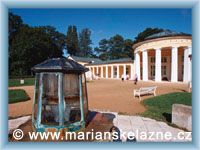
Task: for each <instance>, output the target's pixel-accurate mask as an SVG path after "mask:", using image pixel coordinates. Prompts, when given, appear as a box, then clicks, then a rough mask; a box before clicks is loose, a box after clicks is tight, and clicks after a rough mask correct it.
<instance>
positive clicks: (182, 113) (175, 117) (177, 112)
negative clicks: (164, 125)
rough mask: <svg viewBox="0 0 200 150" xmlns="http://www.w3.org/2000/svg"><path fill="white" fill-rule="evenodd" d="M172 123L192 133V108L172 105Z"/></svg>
mask: <svg viewBox="0 0 200 150" xmlns="http://www.w3.org/2000/svg"><path fill="white" fill-rule="evenodd" d="M172 123H173V124H175V125H177V126H179V127H181V128H186V129H187V130H189V131H192V107H191V106H186V105H182V104H173V106H172Z"/></svg>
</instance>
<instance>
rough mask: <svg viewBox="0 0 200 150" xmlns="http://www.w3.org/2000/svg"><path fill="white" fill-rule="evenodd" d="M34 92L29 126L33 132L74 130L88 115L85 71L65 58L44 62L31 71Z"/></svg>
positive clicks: (78, 127) (79, 126) (80, 125)
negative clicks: (32, 128) (32, 73)
mask: <svg viewBox="0 0 200 150" xmlns="http://www.w3.org/2000/svg"><path fill="white" fill-rule="evenodd" d="M32 70H33V71H34V72H35V93H34V103H33V113H32V124H33V127H34V129H35V130H36V131H38V132H44V131H61V130H63V129H64V130H67V131H76V130H79V129H81V128H84V127H85V122H86V116H87V113H88V100H87V87H86V78H85V72H86V71H88V69H87V68H85V67H84V66H82V65H80V64H78V63H77V62H75V61H74V60H71V59H68V58H53V59H48V60H46V61H44V62H42V63H41V64H38V65H36V66H34V67H33V68H32Z"/></svg>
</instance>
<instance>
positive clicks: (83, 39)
mask: <svg viewBox="0 0 200 150" xmlns="http://www.w3.org/2000/svg"><path fill="white" fill-rule="evenodd" d="M90 36H91V31H90V30H89V29H88V28H85V29H83V30H82V31H81V33H80V34H79V49H80V50H79V52H78V56H82V57H90V56H91V55H92V47H91V46H90V45H91V44H92V40H91V39H90Z"/></svg>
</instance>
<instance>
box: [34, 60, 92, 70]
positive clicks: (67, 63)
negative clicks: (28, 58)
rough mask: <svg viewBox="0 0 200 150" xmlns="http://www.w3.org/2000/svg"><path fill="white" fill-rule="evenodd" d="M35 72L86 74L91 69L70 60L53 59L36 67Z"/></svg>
mask: <svg viewBox="0 0 200 150" xmlns="http://www.w3.org/2000/svg"><path fill="white" fill-rule="evenodd" d="M32 70H33V71H34V72H64V73H84V72H87V71H88V70H89V69H88V68H86V67H84V66H82V65H81V64H79V63H77V62H75V61H74V60H71V59H68V58H64V57H62V58H51V59H48V60H45V61H44V62H42V63H40V64H37V65H35V66H34V67H33V68H32Z"/></svg>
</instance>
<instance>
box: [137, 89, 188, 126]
mask: <svg viewBox="0 0 200 150" xmlns="http://www.w3.org/2000/svg"><path fill="white" fill-rule="evenodd" d="M142 104H143V105H144V106H146V108H147V110H146V111H145V112H144V113H142V114H140V115H141V116H143V117H149V118H152V119H155V120H159V121H164V122H167V123H169V124H170V123H171V113H172V105H173V104H184V105H189V106H191V105H192V94H191V93H186V92H184V93H181V92H180V93H170V94H165V95H160V96H156V97H153V98H149V99H146V100H144V101H142Z"/></svg>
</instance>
